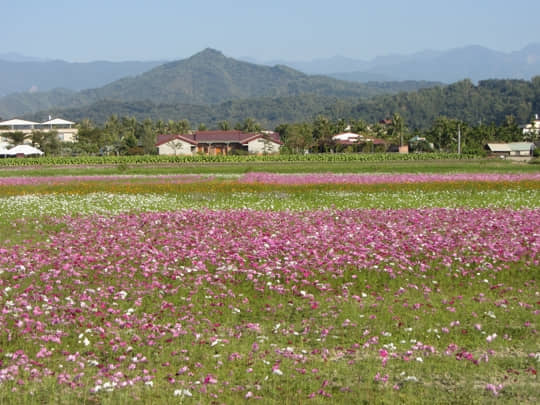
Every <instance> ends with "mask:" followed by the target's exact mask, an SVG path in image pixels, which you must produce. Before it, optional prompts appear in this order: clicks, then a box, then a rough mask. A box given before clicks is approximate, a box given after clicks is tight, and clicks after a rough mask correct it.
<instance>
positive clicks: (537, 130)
mask: <svg viewBox="0 0 540 405" xmlns="http://www.w3.org/2000/svg"><path fill="white" fill-rule="evenodd" d="M521 129H522V131H523V135H524V137H528V138H530V139H534V138H535V137H538V135H539V134H540V118H538V114H535V115H534V120H532V122H531V123H530V124H527V125H522V126H521Z"/></svg>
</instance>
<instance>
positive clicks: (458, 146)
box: [457, 124, 461, 155]
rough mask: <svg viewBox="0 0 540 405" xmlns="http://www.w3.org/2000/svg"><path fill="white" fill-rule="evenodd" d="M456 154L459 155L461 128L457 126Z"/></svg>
mask: <svg viewBox="0 0 540 405" xmlns="http://www.w3.org/2000/svg"><path fill="white" fill-rule="evenodd" d="M457 153H458V155H461V128H460V126H459V124H458V126H457Z"/></svg>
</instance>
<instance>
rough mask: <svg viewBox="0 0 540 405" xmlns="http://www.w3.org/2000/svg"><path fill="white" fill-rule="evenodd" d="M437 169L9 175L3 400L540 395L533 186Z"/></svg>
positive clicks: (1, 305) (0, 250) (1, 260)
mask: <svg viewBox="0 0 540 405" xmlns="http://www.w3.org/2000/svg"><path fill="white" fill-rule="evenodd" d="M438 176H439V177H436V176H426V175H422V176H420V175H394V176H392V175H376V176H375V175H373V176H368V175H327V174H323V175H307V176H302V177H300V176H293V175H287V176H283V175H271V174H267V173H263V174H260V173H259V174H252V173H248V174H246V175H243V176H239V177H238V178H219V176H217V177H212V178H208V177H204V176H203V177H196V176H161V177H159V178H158V177H156V178H141V177H128V176H116V177H114V178H107V177H101V178H93V179H88V178H70V177H67V178H61V179H60V178H58V179H48V180H43V179H42V180H39V179H38V178H27V179H25V180H21V179H20V178H11V179H10V180H9V181H6V182H2V181H3V180H2V181H0V211H1V212H2V219H1V222H0V223H1V226H2V230H0V235H2V239H3V240H4V243H3V244H2V245H0V309H1V312H0V341H1V345H0V402H2V403H4V402H6V403H11V402H20V403H36V404H38V403H39V404H41V403H74V402H80V403H127V402H130V403H170V404H178V403H216V404H221V403H226V404H236V403H244V402H255V403H294V402H296V403H389V404H391V403H392V404H393V403H399V402H407V403H449V402H452V403H491V402H496V403H531V404H532V403H537V402H538V401H540V395H539V384H538V379H537V370H538V368H539V366H540V345H539V341H540V339H539V335H538V333H539V330H538V329H539V326H538V316H539V315H540V286H539V284H538V283H539V281H538V275H539V274H540V198H539V197H540V195H539V194H540V177H539V176H538V174H534V173H532V174H515V175H500V174H491V175H488V174H481V175H480V174H478V175H472V174H471V175H464V174H460V175H451V174H449V175H446V176H441V175H438ZM51 183H53V184H51Z"/></svg>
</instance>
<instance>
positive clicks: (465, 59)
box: [264, 43, 540, 83]
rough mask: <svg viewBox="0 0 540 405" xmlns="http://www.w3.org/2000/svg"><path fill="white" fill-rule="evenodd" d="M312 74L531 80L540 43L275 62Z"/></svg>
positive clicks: (539, 64) (538, 66) (538, 68)
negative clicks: (509, 48)
mask: <svg viewBox="0 0 540 405" xmlns="http://www.w3.org/2000/svg"><path fill="white" fill-rule="evenodd" d="M264 63H265V64H268V65H275V64H283V65H287V66H290V67H292V68H294V69H297V70H300V71H302V72H305V73H308V74H324V75H328V76H331V77H335V78H337V79H342V80H351V81H360V82H365V81H390V80H393V81H397V80H428V81H437V82H443V83H453V82H456V81H459V80H463V79H470V80H472V81H473V82H477V81H479V80H484V79H527V80H528V79H530V78H531V77H533V76H535V75H537V74H540V43H534V44H530V45H528V46H526V47H525V48H523V49H521V50H519V51H514V52H509V53H505V52H500V51H495V50H492V49H488V48H485V47H482V46H478V45H471V46H466V47H462V48H455V49H450V50H447V51H430V50H428V51H422V52H417V53H414V54H411V55H385V56H378V57H376V58H375V59H373V60H371V61H365V60H360V59H352V58H347V57H343V56H335V57H332V58H325V59H315V60H312V61H304V62H302V61H287V60H272V61H268V62H264Z"/></svg>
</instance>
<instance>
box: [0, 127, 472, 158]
mask: <svg viewBox="0 0 540 405" xmlns="http://www.w3.org/2000/svg"><path fill="white" fill-rule="evenodd" d="M308 128H309V126H308V124H299V125H298V126H295V127H294V128H293V129H291V131H293V133H298V134H300V136H302V134H304V135H305V136H308V137H309V131H308ZM295 131H296V132H295ZM291 142H292V141H291ZM301 142H303V141H301ZM293 145H294V144H293ZM299 148H300V147H299ZM299 151H301V149H299ZM474 158H475V157H474V155H466V154H462V155H457V154H455V153H429V154H408V155H402V154H398V153H366V154H360V153H350V154H348V153H316V154H313V153H308V154H280V155H245V156H242V155H194V156H186V155H176V156H164V155H137V156H121V155H108V156H43V157H39V158H26V159H16V158H7V159H0V167H1V166H33V165H101V164H109V165H110V164H116V165H118V164H122V163H125V164H128V165H137V164H140V165H147V164H158V163H236V162H238V163H245V162H385V161H388V162H392V161H427V160H439V159H464V160H467V159H474Z"/></svg>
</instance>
